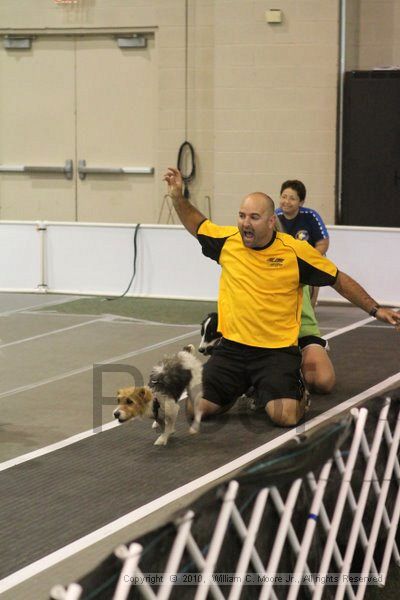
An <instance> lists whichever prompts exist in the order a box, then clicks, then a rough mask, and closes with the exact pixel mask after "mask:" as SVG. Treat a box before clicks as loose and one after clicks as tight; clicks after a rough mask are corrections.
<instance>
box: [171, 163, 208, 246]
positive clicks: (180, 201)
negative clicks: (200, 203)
mask: <svg viewBox="0 0 400 600" xmlns="http://www.w3.org/2000/svg"><path fill="white" fill-rule="evenodd" d="M164 181H166V182H167V184H168V194H169V195H170V197H171V199H172V203H173V205H174V208H175V210H176V212H177V214H178V217H179V218H180V220H181V222H182V225H183V226H184V227H186V229H187V230H188V232H189V233H191V234H192V235H194V236H196V233H197V229H198V227H199V225H200V223H202V222H203V221H205V219H206V218H207V217H205V216H204V215H203V214H202V213H201V212H200V211H199V210H197V208H196V207H195V206H193V204H191V203H190V202H189V200H187V199H186V198H184V196H183V193H182V188H183V181H182V175H181V173H180V171H178V169H174V168H173V167H169V168H168V170H167V172H166V173H165V175H164Z"/></svg>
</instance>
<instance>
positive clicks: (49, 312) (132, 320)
mask: <svg viewBox="0 0 400 600" xmlns="http://www.w3.org/2000/svg"><path fill="white" fill-rule="evenodd" d="M24 314H26V315H36V316H37V315H39V316H43V315H51V316H53V317H54V316H57V317H58V316H59V317H87V318H90V317H92V318H95V317H97V318H101V317H107V319H110V321H115V322H116V323H118V324H119V323H133V324H134V325H135V324H136V325H141V324H143V325H156V326H157V327H159V326H164V327H186V328H188V327H198V323H187V324H182V323H162V322H161V321H160V322H159V321H146V319H138V318H135V317H127V316H124V315H117V314H115V315H114V314H111V313H101V314H98V315H92V314H89V313H87V314H84V313H62V312H57V311H55V310H47V311H43V312H39V311H37V310H32V311H28V310H27V311H24ZM330 329H334V327H330Z"/></svg>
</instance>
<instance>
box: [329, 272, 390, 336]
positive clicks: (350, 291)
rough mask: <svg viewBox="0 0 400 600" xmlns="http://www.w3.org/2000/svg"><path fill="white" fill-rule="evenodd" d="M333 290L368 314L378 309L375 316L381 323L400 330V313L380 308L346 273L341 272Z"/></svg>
mask: <svg viewBox="0 0 400 600" xmlns="http://www.w3.org/2000/svg"><path fill="white" fill-rule="evenodd" d="M333 288H334V289H335V290H336V291H337V292H338V293H339V294H340V295H341V296H343V298H346V300H349V302H351V303H352V304H355V306H358V307H359V308H362V309H363V310H365V312H367V313H368V314H370V312H371V310H372V309H374V308H375V307H378V310H377V311H376V313H375V315H374V316H375V317H376V318H377V319H379V320H380V321H385V322H386V323H390V325H394V326H395V327H396V329H398V330H400V312H396V311H395V310H392V309H391V308H383V307H380V306H379V304H378V303H377V302H376V301H375V300H374V299H373V298H371V296H370V295H369V294H368V292H366V290H364V288H363V287H361V285H360V284H359V283H357V281H355V280H354V279H352V278H351V277H350V276H349V275H346V273H343V272H341V271H339V273H338V276H337V279H336V283H335V284H334V286H333Z"/></svg>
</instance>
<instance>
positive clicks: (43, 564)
mask: <svg viewBox="0 0 400 600" xmlns="http://www.w3.org/2000/svg"><path fill="white" fill-rule="evenodd" d="M398 381H400V372H399V373H396V374H395V375H392V376H391V377H388V378H387V379H385V380H384V381H381V382H380V383H378V384H376V385H374V386H372V387H370V388H368V389H367V390H365V391H364V392H361V393H360V394H357V395H356V396H353V397H352V398H349V399H348V400H346V401H345V402H342V403H341V404H338V405H337V406H335V407H334V408H332V409H330V410H328V411H326V412H325V413H323V414H321V415H318V416H317V417H314V418H313V419H311V420H310V421H307V422H306V423H305V424H304V425H303V426H301V428H302V433H303V431H306V432H308V431H310V430H311V429H313V428H315V427H316V426H317V425H320V424H321V423H323V422H324V421H326V420H327V419H330V418H332V417H335V416H337V415H339V414H340V413H342V412H345V411H348V410H349V409H350V408H352V407H353V406H356V405H357V404H359V403H360V402H363V401H364V400H367V399H368V398H370V397H371V396H374V395H376V394H377V393H379V392H381V391H383V390H384V389H386V388H388V387H390V386H392V385H394V384H395V383H397V382H398ZM297 435H298V428H297V427H295V428H294V429H291V430H289V431H287V432H286V433H283V434H281V435H280V436H279V437H278V438H275V439H274V440H271V441H269V442H267V443H265V444H263V445H262V446H259V447H258V448H255V449H254V450H251V451H250V452H247V453H246V454H243V455H242V456H240V457H238V458H236V459H235V460H233V461H231V462H229V463H226V464H225V465H222V467H218V468H217V469H214V471H210V472H209V473H207V474H206V475H203V476H202V477H199V478H197V479H195V480H193V481H191V482H190V483H187V484H185V485H183V486H181V487H179V488H176V489H175V490H172V491H171V492H168V493H167V494H164V495H163V496H160V497H159V498H157V499H156V500H153V501H151V502H148V503H147V504H144V505H143V506H140V507H139V508H137V509H135V510H133V511H131V512H129V513H127V514H126V515H124V516H122V517H120V518H119V519H116V520H115V521H111V522H110V523H108V524H107V525H104V527H100V528H99V529H97V530H96V531H93V532H92V533H89V534H88V535H85V536H83V537H82V538H80V539H78V540H75V541H74V542H71V543H70V544H67V545H66V546H64V547H63V548H59V549H58V550H56V551H55V552H52V553H51V554H48V555H47V556H44V557H43V558H40V559H39V560H37V561H35V562H33V563H31V564H30V565H27V566H26V567H23V568H22V569H19V570H18V571H15V572H14V573H12V574H11V575H8V576H7V577H5V578H4V579H2V580H0V593H2V592H6V591H7V590H9V589H11V588H13V587H15V586H16V585H19V584H20V583H22V582H24V581H26V580H27V579H30V578H31V577H34V576H35V575H38V574H39V573H42V572H43V571H45V570H46V569H49V568H50V567H52V566H54V565H56V564H58V563H59V562H61V561H63V560H65V559H66V558H70V557H71V556H73V555H74V554H77V553H78V552H81V551H82V550H85V549H86V548H88V547H89V546H92V545H93V544H96V543H97V542H99V541H101V540H103V539H104V538H106V537H108V536H110V535H112V534H114V533H116V532H117V531H119V530H121V529H123V528H125V527H127V526H129V525H132V524H133V523H136V522H137V521H139V520H140V519H143V518H144V517H147V516H149V515H150V514H151V513H153V512H155V511H157V510H159V509H160V508H163V507H165V506H167V505H168V504H170V503H171V502H175V501H176V500H179V499H180V498H182V497H183V496H186V495H187V494H190V493H191V492H193V491H195V490H197V489H199V488H201V487H202V486H204V485H207V484H209V483H212V482H213V481H215V480H217V479H219V478H220V477H224V476H226V475H228V474H229V473H231V472H232V471H235V470H236V469H240V468H243V467H244V466H246V465H247V464H248V463H250V462H252V461H254V460H255V459H257V458H260V457H261V456H263V455H264V454H266V453H267V452H270V451H271V450H274V449H275V448H277V447H279V446H281V445H282V444H284V443H285V442H287V441H289V440H291V439H293V438H294V437H296V436H297Z"/></svg>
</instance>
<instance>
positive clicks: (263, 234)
mask: <svg viewBox="0 0 400 600" xmlns="http://www.w3.org/2000/svg"><path fill="white" fill-rule="evenodd" d="M237 225H238V228H239V232H240V235H241V236H242V240H243V244H244V245H245V246H246V247H247V248H263V247H264V246H266V245H267V244H268V243H269V242H270V241H271V239H272V234H273V232H274V226H275V214H274V212H273V208H272V205H271V206H270V205H269V203H268V202H267V201H266V200H265V198H264V197H263V196H262V195H261V194H251V195H250V196H247V197H246V198H245V199H244V201H243V202H242V205H241V207H240V209H239V214H238V221H237Z"/></svg>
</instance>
